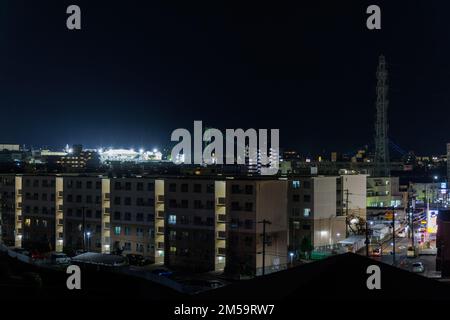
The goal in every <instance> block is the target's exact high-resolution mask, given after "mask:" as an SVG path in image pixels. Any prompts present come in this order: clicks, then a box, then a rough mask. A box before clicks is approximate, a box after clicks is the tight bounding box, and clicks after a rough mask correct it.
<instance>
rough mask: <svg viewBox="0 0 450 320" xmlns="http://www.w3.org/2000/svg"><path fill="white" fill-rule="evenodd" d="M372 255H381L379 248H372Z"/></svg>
mask: <svg viewBox="0 0 450 320" xmlns="http://www.w3.org/2000/svg"><path fill="white" fill-rule="evenodd" d="M372 257H381V248H376V249H373V250H372Z"/></svg>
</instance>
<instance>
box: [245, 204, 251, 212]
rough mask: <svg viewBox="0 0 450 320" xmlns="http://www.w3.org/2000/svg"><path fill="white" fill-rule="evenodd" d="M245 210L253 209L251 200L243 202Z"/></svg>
mask: <svg viewBox="0 0 450 320" xmlns="http://www.w3.org/2000/svg"><path fill="white" fill-rule="evenodd" d="M245 211H248V212H252V211H253V202H246V203H245Z"/></svg>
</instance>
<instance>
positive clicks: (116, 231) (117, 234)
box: [114, 226, 122, 236]
mask: <svg viewBox="0 0 450 320" xmlns="http://www.w3.org/2000/svg"><path fill="white" fill-rule="evenodd" d="M121 232H122V227H121V226H115V227H114V234H115V235H116V236H120V233H121Z"/></svg>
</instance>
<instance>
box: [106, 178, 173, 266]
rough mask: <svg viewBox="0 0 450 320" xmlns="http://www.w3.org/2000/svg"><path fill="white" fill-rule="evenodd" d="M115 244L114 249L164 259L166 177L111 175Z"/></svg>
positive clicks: (112, 242) (155, 259) (113, 240)
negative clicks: (164, 179) (118, 176)
mask: <svg viewBox="0 0 450 320" xmlns="http://www.w3.org/2000/svg"><path fill="white" fill-rule="evenodd" d="M110 197H111V210H110V212H111V228H112V232H111V244H112V247H113V250H114V251H123V252H124V253H139V254H142V255H144V256H147V257H150V258H152V259H154V261H155V262H158V263H161V262H163V261H164V224H165V221H164V217H165V215H164V181H163V180H158V179H153V178H142V177H134V178H114V179H111V190H110Z"/></svg>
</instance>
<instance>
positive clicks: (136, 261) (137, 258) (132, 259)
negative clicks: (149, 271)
mask: <svg viewBox="0 0 450 320" xmlns="http://www.w3.org/2000/svg"><path fill="white" fill-rule="evenodd" d="M126 257H127V259H128V263H129V264H130V265H132V266H145V265H148V264H151V263H152V261H151V260H150V259H148V258H145V257H144V256H143V255H141V254H131V253H130V254H127V255H126Z"/></svg>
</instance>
